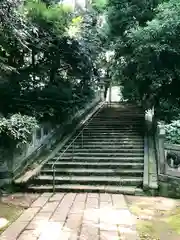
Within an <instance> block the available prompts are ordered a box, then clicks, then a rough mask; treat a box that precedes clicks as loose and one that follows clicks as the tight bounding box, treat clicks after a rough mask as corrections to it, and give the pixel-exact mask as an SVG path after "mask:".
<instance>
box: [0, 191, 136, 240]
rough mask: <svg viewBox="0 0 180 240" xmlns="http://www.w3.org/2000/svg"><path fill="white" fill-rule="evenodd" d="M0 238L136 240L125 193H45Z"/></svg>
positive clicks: (9, 239)
mask: <svg viewBox="0 0 180 240" xmlns="http://www.w3.org/2000/svg"><path fill="white" fill-rule="evenodd" d="M0 239H1V240H37V239H38V240H136V239H139V238H138V236H137V233H136V230H135V220H134V218H133V216H132V215H131V214H130V212H129V210H128V207H127V204H126V202H125V199H124V196H123V195H118V194H117V195H116V194H95V193H82V194H76V193H67V194H66V193H57V194H54V195H53V194H50V193H44V194H42V195H40V197H39V198H38V199H37V200H36V201H35V202H34V203H33V204H32V205H31V207H30V208H28V209H27V210H25V211H24V213H23V214H22V215H21V216H20V217H19V218H18V219H17V220H16V221H15V222H14V223H13V224H12V225H10V227H9V228H7V229H6V231H5V232H3V234H2V235H0Z"/></svg>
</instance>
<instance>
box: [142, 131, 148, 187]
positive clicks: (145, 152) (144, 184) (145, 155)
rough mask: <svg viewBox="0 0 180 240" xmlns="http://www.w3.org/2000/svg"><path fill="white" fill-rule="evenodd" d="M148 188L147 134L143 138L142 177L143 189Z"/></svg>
mask: <svg viewBox="0 0 180 240" xmlns="http://www.w3.org/2000/svg"><path fill="white" fill-rule="evenodd" d="M148 188H149V154H148V139H147V134H145V137H144V175H143V189H144V190H147V189H148Z"/></svg>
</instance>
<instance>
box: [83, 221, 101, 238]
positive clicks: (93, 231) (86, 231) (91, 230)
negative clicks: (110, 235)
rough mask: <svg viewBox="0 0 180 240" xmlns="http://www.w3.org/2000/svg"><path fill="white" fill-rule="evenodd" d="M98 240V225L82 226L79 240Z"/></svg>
mask: <svg viewBox="0 0 180 240" xmlns="http://www.w3.org/2000/svg"><path fill="white" fill-rule="evenodd" d="M98 239H99V229H98V225H96V224H92V223H88V224H83V225H82V228H81V232H80V237H79V240H98Z"/></svg>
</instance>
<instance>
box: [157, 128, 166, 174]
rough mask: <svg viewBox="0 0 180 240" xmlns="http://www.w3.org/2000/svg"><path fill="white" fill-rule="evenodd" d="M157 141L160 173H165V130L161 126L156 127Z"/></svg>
mask: <svg viewBox="0 0 180 240" xmlns="http://www.w3.org/2000/svg"><path fill="white" fill-rule="evenodd" d="M158 139H159V157H160V159H159V161H160V172H161V173H165V170H166V167H165V149H164V141H165V129H164V127H163V126H159V127H158Z"/></svg>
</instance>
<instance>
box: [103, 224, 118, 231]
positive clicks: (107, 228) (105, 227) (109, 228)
mask: <svg viewBox="0 0 180 240" xmlns="http://www.w3.org/2000/svg"><path fill="white" fill-rule="evenodd" d="M99 229H100V230H101V231H111V232H112V231H118V228H117V225H116V224H111V223H106V222H101V223H100V224H99Z"/></svg>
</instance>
